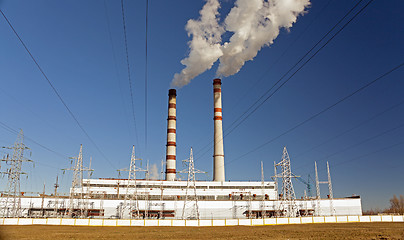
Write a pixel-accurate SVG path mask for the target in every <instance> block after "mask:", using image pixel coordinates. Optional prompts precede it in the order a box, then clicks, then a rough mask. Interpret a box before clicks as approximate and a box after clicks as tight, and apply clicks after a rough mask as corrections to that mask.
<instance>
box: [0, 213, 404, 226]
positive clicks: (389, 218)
mask: <svg viewBox="0 0 404 240" xmlns="http://www.w3.org/2000/svg"><path fill="white" fill-rule="evenodd" d="M352 222H404V216H401V215H382V216H334V217H298V218H266V219H203V220H179V219H171V220H169V219H164V220H157V219H146V220H139V219H72V218H0V225H64V226H114V227H115V226H146V227H147V226H151V227H153V226H154V227H157V226H183V227H198V226H201V227H202V226H207V227H211V226H260V225H282V224H308V223H352Z"/></svg>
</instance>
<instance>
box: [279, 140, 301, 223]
mask: <svg viewBox="0 0 404 240" xmlns="http://www.w3.org/2000/svg"><path fill="white" fill-rule="evenodd" d="M276 167H280V168H281V174H280V175H275V176H274V177H275V178H278V177H279V178H282V191H281V192H282V195H281V197H280V200H281V203H280V205H279V211H280V212H281V214H282V216H285V217H296V216H299V215H300V214H299V208H298V206H297V205H296V201H295V200H296V195H295V190H294V189H293V184H292V178H293V177H295V176H294V175H293V174H292V170H291V167H290V158H289V154H288V151H287V150H286V147H284V148H283V154H282V160H281V161H280V162H279V163H277V164H275V169H276ZM275 172H276V171H275Z"/></svg>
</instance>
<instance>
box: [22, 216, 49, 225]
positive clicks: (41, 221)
mask: <svg viewBox="0 0 404 240" xmlns="http://www.w3.org/2000/svg"><path fill="white" fill-rule="evenodd" d="M20 221H21V219H20ZM32 224H34V225H46V218H34V219H33V221H32ZM18 225H21V224H20V223H18Z"/></svg>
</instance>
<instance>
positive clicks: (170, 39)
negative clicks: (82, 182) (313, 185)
mask: <svg viewBox="0 0 404 240" xmlns="http://www.w3.org/2000/svg"><path fill="white" fill-rule="evenodd" d="M365 2H367V1H364V2H363V3H365ZM145 3H146V1H125V17H126V27H127V39H128V51H129V52H128V53H129V64H130V69H131V80H132V88H133V97H134V107H135V117H136V128H137V134H135V130H134V124H133V119H132V107H131V98H130V92H129V82H128V74H127V65H126V55H125V45H124V35H123V26H122V14H121V5H120V1H112V0H106V1H70V2H65V1H28V0H26V1H23V0H18V1H7V0H3V1H0V8H1V10H2V11H3V12H4V14H5V15H6V16H7V17H8V19H9V20H10V22H11V23H12V24H13V26H14V28H15V29H16V31H17V32H18V33H19V35H20V37H21V38H22V39H23V41H24V42H25V43H26V45H27V46H28V48H29V49H30V51H31V53H32V54H33V55H34V56H35V58H36V59H37V61H38V63H39V64H40V66H41V67H42V68H43V70H44V72H45V73H46V75H47V76H48V77H49V79H50V81H51V82H52V83H53V85H54V86H55V88H56V89H57V90H58V92H59V93H60V95H61V96H62V98H63V99H64V100H65V102H66V103H67V105H68V106H69V108H70V109H71V110H72V112H73V113H74V115H75V116H76V117H77V119H78V121H79V122H80V123H81V124H82V126H83V127H84V128H85V130H86V131H87V132H88V134H89V135H90V136H91V138H92V139H93V140H94V142H95V143H96V144H97V146H98V147H99V148H100V149H101V151H102V152H103V154H104V155H105V156H106V158H104V157H103V156H102V154H101V153H100V152H99V151H98V150H97V149H96V147H94V145H93V144H92V143H91V142H90V140H89V139H88V138H87V137H86V136H85V134H84V133H83V132H82V131H81V130H80V128H79V127H78V126H77V124H76V123H75V121H74V120H73V119H72V117H71V116H70V115H69V114H68V112H67V111H66V109H65V108H64V106H63V105H62V103H61V102H60V101H59V99H58V98H57V96H56V95H55V93H54V92H53V91H52V89H51V88H50V86H49V84H48V83H47V82H46V80H45V79H44V77H43V76H42V75H41V73H40V72H39V71H38V69H37V67H36V66H35V64H34V63H33V61H32V59H31V58H30V57H29V55H28V54H27V52H26V51H25V50H24V48H23V47H22V45H21V44H20V43H19V41H18V39H17V38H16V36H15V35H14V33H13V32H12V30H11V29H10V27H9V26H8V25H7V23H6V21H5V20H4V18H1V20H0V73H1V75H0V83H1V85H0V102H1V114H0V122H1V123H3V124H6V125H7V126H9V127H11V128H12V129H14V130H16V131H18V129H23V130H24V133H25V134H26V136H27V137H28V138H30V139H33V140H34V141H35V142H37V143H40V144H41V145H43V146H46V147H47V148H49V149H51V150H53V151H55V152H57V153H58V154H55V153H53V152H50V151H48V150H46V149H44V148H43V147H41V146H39V145H38V144H36V143H34V142H33V141H31V140H29V139H26V142H25V143H26V145H28V146H29V147H30V148H31V149H32V156H31V159H33V160H34V161H35V163H36V164H35V167H32V166H30V165H25V166H24V171H25V172H27V173H28V179H26V178H23V179H22V185H21V187H22V190H23V191H42V186H43V182H46V185H47V187H46V188H47V192H50V191H51V190H52V184H53V183H54V181H55V178H56V175H59V179H61V180H62V186H61V190H62V191H65V192H67V190H68V187H69V185H70V179H71V173H66V174H62V172H61V171H60V170H59V169H61V168H67V167H69V166H70V165H69V164H70V161H69V159H68V157H72V156H76V155H77V154H78V151H79V147H80V144H83V148H84V161H85V165H88V162H89V159H90V157H92V159H93V161H92V167H93V168H94V169H95V172H94V175H93V177H95V178H98V177H117V171H116V169H119V168H125V167H127V166H128V165H129V161H130V154H131V146H132V145H133V144H135V145H136V151H137V155H138V157H140V158H142V159H144V160H149V162H150V165H153V164H155V165H156V166H157V167H158V168H159V169H160V162H161V159H163V158H165V139H166V118H167V98H168V96H167V93H168V89H169V87H170V82H171V80H172V78H173V75H174V74H175V73H177V72H180V71H181V70H182V68H183V66H182V65H181V63H180V61H181V59H183V58H185V57H186V56H187V54H188V51H189V50H188V45H187V42H188V41H189V40H190V38H189V37H188V36H187V32H186V31H185V29H184V28H185V25H186V22H187V21H188V20H189V19H197V18H198V17H199V10H200V9H201V8H202V6H203V5H204V1H180V0H171V1H162V0H149V16H148V17H149V25H148V68H147V77H148V82H147V85H148V88H147V144H146V142H145V139H146V130H145V125H146V124H145V120H146V118H145V38H146V36H145V9H146V4H145ZM363 3H362V4H361V5H360V6H363V5H364V4H363ZM233 5H234V1H230V0H228V1H221V9H220V14H221V19H222V20H223V19H224V17H225V16H226V15H227V14H228V12H229V10H230V8H231V7H233ZM353 5H354V3H353V2H352V1H346V0H343V1H336V0H331V1H319V0H312V1H311V7H310V8H308V9H307V13H306V14H304V15H303V16H300V17H299V18H298V20H297V23H296V24H295V25H294V26H293V27H292V28H290V29H289V31H286V30H281V33H280V35H279V36H278V38H276V39H275V41H274V43H273V44H272V45H271V46H270V47H266V48H264V49H262V50H261V51H260V52H259V53H258V55H257V57H256V58H255V59H254V60H253V61H249V62H247V63H246V64H245V66H244V67H243V68H242V69H241V71H240V72H239V73H238V74H236V75H233V76H230V77H227V78H223V79H222V82H223V85H222V91H223V120H224V121H223V125H224V129H225V130H226V129H228V128H229V127H230V125H231V123H232V122H233V121H234V120H235V119H237V118H238V117H239V116H240V115H241V114H242V113H243V112H244V111H245V110H246V109H247V108H248V107H249V106H251V104H253V103H254V102H255V101H256V100H257V99H258V98H259V97H260V96H261V95H262V94H263V93H264V92H265V91H266V90H268V89H269V88H270V87H271V86H272V85H273V84H274V83H275V82H276V81H277V80H278V79H279V78H280V77H281V76H282V75H283V74H284V73H286V72H287V71H288V70H289V68H290V67H291V66H293V65H294V63H296V62H297V61H298V59H299V58H300V57H301V56H303V55H304V54H305V53H306V51H308V50H309V49H310V48H311V47H312V46H313V45H314V44H315V43H316V42H317V41H318V40H319V39H321V37H322V36H323V35H324V34H325V33H326V32H327V31H328V30H329V29H330V28H331V27H332V26H333V25H334V24H335V23H337V22H338V20H339V19H340V18H341V17H342V16H343V15H344V14H345V13H346V12H347V11H348V10H349V9H350V8H351V7H352V6H353ZM403 10H404V3H403V2H402V1H399V0H391V1H381V0H375V1H373V2H372V3H371V4H370V5H369V6H368V7H367V8H366V9H365V10H364V11H363V12H362V13H360V14H359V15H358V17H356V18H355V19H354V20H353V21H352V22H351V23H350V24H349V25H348V26H347V27H346V28H345V29H344V30H342V32H341V33H340V34H339V35H337V36H336V37H335V38H334V39H333V40H332V41H331V42H330V43H329V44H328V45H327V46H325V47H324V49H322V50H321V51H320V52H319V53H318V54H317V55H316V56H315V57H314V58H313V59H312V60H311V61H310V62H309V63H308V64H307V65H306V66H304V67H303V68H302V69H301V70H300V71H299V72H298V73H297V74H296V75H295V76H293V78H291V80H290V81H288V83H286V84H285V85H284V86H283V87H282V88H281V89H280V90H279V91H278V92H277V93H276V94H274V96H273V97H271V98H270V99H269V100H268V101H267V102H265V103H264V104H263V105H262V106H261V107H260V108H259V109H258V110H257V111H256V112H255V113H253V114H252V115H251V116H250V117H249V118H248V119H247V120H246V121H245V122H243V123H242V124H241V125H240V126H239V127H237V128H236V129H235V130H234V131H233V132H231V133H230V134H229V135H228V136H226V138H225V140H224V145H225V162H226V178H227V179H228V180H252V181H255V180H260V161H263V162H264V170H265V178H266V179H267V180H270V176H272V175H273V162H274V161H279V160H280V158H281V155H282V148H283V146H287V148H288V151H289V154H290V157H291V162H292V171H293V172H294V173H295V174H296V175H300V176H302V177H303V178H305V179H307V175H308V174H310V175H311V176H312V177H313V178H314V161H317V162H318V165H319V175H320V178H321V179H324V180H325V179H326V177H327V176H326V165H325V164H326V163H325V162H326V161H327V160H328V161H329V163H330V166H331V177H332V180H333V187H334V196H335V197H345V196H350V195H352V194H358V195H361V196H362V202H363V206H364V209H369V208H375V207H380V208H384V207H387V206H388V200H389V199H390V198H391V197H392V196H393V194H403V187H402V185H403V183H404V176H403V174H402V170H403V168H404V159H403V156H404V127H400V126H401V125H403V124H404V104H401V103H402V102H403V101H404V96H403V92H404V82H403V74H404V69H403V68H400V69H398V70H396V71H394V72H392V73H391V74H389V75H388V76H386V77H385V78H383V79H381V80H379V81H377V82H376V83H374V84H372V85H371V86H369V87H368V88H366V89H364V90H363V91H361V92H359V93H358V94H355V95H354V96H352V97H350V98H349V99H347V100H346V101H344V102H342V103H341V104H339V105H337V106H335V107H334V108H332V109H330V110H329V111H327V112H325V113H324V114H321V115H319V116H318V117H316V118H315V119H313V120H311V121H309V122H307V123H306V124H304V125H302V126H300V127H298V128H296V129H295V130H293V131H291V132H290V133H288V134H285V135H283V136H282V137H279V138H277V139H276V140H274V141H272V142H271V143H270V144H267V145H265V146H264V147H262V148H260V149H259V150H256V151H253V152H251V153H249V154H247V155H246V156H244V157H241V158H240V156H243V155H245V154H246V153H248V152H250V151H251V150H253V149H255V148H256V147H257V146H259V145H261V144H263V143H265V142H267V141H269V140H271V139H272V138H274V137H277V136H279V135H281V134H282V133H284V132H285V131H287V130H288V129H290V128H292V127H294V126H296V125H297V124H299V123H300V122H302V121H304V120H305V119H307V118H309V117H310V116H312V115H314V114H316V113H318V112H320V111H321V110H323V109H324V108H326V107H328V106H330V105H332V104H333V103H335V102H337V101H338V100H339V99H341V98H343V97H344V96H346V95H348V94H350V93H351V92H353V91H355V90H356V89H358V88H360V87H361V86H363V85H365V84H366V83H368V82H370V81H372V80H374V79H376V78H377V77H378V76H380V75H382V74H383V73H385V72H387V71H388V70H390V69H392V68H393V67H395V66H397V65H399V64H401V63H402V62H403V60H404V58H403V56H404V45H403V42H404V31H403V27H402V23H403V22H404V16H403V14H402V12H403ZM350 16H352V15H350ZM217 66H218V64H217V63H216V64H215V65H214V66H213V68H212V69H211V70H209V71H207V72H205V73H203V74H201V75H200V76H198V77H196V78H195V79H194V80H193V81H192V83H191V84H189V85H187V86H185V87H183V88H181V89H179V90H178V92H177V94H178V97H177V119H178V120H177V146H178V148H177V159H178V160H181V159H185V158H187V157H188V154H189V150H190V147H193V149H194V153H195V161H196V167H197V168H198V169H201V170H205V171H208V172H209V176H200V179H211V178H212V165H213V160H212V150H209V151H205V150H206V149H208V148H205V149H202V148H203V147H204V146H206V145H208V144H210V145H211V143H212V136H213V109H212V108H213V100H212V94H213V91H212V79H213V78H215V72H216V69H217ZM355 126H359V127H355ZM352 128H353V130H351V131H349V132H347V130H349V129H352ZM344 132H346V133H344ZM225 133H226V131H225ZM342 133H344V134H342ZM136 135H137V137H136ZM335 136H338V137H336V138H335ZM16 137H17V135H16V134H15V133H12V132H10V131H7V130H6V129H4V128H0V145H1V146H10V145H11V144H13V142H14V141H15V139H16ZM328 139H331V140H328ZM210 145H209V146H210ZM318 145H321V146H320V147H317V148H314V149H313V147H316V146H318ZM1 151H2V152H1V154H2V155H3V154H4V152H6V151H5V150H1ZM145 163H146V161H143V167H145ZM182 167H183V166H182V164H181V163H180V161H177V169H178V170H179V169H182ZM1 169H2V170H4V169H5V165H4V164H2V168H1ZM159 171H160V170H159ZM6 182H7V179H6V178H2V179H1V185H0V186H1V187H2V188H4V187H5V185H6ZM294 186H295V191H296V194H297V195H298V196H301V195H302V194H303V190H304V188H305V186H304V185H302V184H301V183H299V182H294ZM321 190H322V192H323V196H325V195H326V192H327V189H326V186H323V187H322V188H321ZM313 192H314V189H313Z"/></svg>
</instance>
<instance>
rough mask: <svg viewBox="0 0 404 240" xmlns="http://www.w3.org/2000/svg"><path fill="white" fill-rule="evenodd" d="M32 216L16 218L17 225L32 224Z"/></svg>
mask: <svg viewBox="0 0 404 240" xmlns="http://www.w3.org/2000/svg"><path fill="white" fill-rule="evenodd" d="M32 224H33V223H32V218H20V219H19V220H18V225H32Z"/></svg>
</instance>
